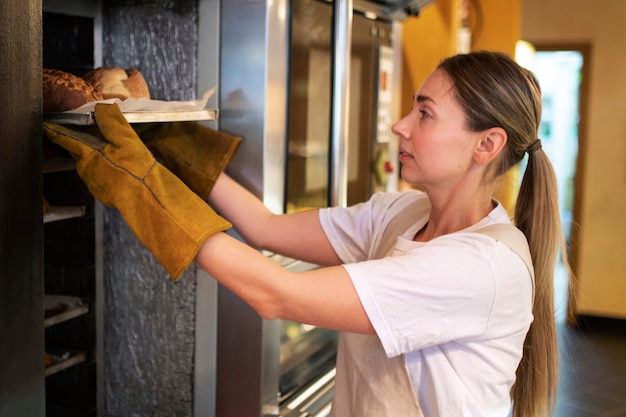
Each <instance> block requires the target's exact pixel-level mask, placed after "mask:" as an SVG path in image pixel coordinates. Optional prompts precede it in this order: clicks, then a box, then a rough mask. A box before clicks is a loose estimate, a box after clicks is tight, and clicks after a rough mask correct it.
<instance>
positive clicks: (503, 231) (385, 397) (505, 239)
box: [330, 199, 534, 417]
mask: <svg viewBox="0 0 626 417" xmlns="http://www.w3.org/2000/svg"><path fill="white" fill-rule="evenodd" d="M429 210H430V203H429V202H428V201H427V200H425V199H424V200H421V201H418V202H417V203H416V204H414V206H413V207H410V208H408V209H406V210H404V211H403V213H401V214H400V215H399V216H397V217H396V218H394V219H393V220H392V221H391V222H390V224H389V226H388V227H387V229H386V230H385V232H384V234H383V240H382V244H381V245H380V249H379V251H378V257H382V256H384V255H386V254H387V253H389V250H390V249H391V248H392V247H393V245H394V244H395V242H396V239H397V236H400V235H401V234H402V233H404V232H405V231H406V230H407V229H408V228H409V227H410V225H411V224H413V222H414V221H415V219H416V218H420V217H422V216H424V215H426V214H427V213H428V211H429ZM476 233H483V234H486V235H489V236H491V237H493V238H494V239H496V240H498V241H501V242H502V243H504V244H506V245H507V246H509V247H510V248H511V249H512V250H513V251H514V252H516V253H517V254H518V256H520V258H522V260H524V262H525V263H526V266H527V267H528V269H529V271H530V273H531V275H532V276H534V273H533V267H532V262H531V259H530V252H529V250H528V244H527V241H526V237H525V236H524V234H523V233H522V232H521V231H519V229H517V228H516V227H514V226H512V225H509V224H496V225H492V226H487V227H485V228H483V229H480V230H477V231H476ZM330 416H331V417H369V416H371V417H423V416H424V414H423V413H422V410H421V409H420V406H419V404H418V401H417V398H416V396H415V391H414V389H413V386H412V384H411V381H410V378H409V374H408V371H407V368H406V363H405V361H404V355H399V356H395V357H393V358H388V357H387V355H386V353H385V351H384V349H383V346H382V344H381V342H380V339H379V338H378V336H368V335H360V334H354V333H342V334H341V336H340V339H339V348H338V352H337V378H336V380H335V395H334V401H333V406H332V409H331V412H330Z"/></svg>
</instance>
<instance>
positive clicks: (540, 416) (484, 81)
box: [439, 51, 566, 417]
mask: <svg viewBox="0 0 626 417" xmlns="http://www.w3.org/2000/svg"><path fill="white" fill-rule="evenodd" d="M439 69H442V70H444V71H445V72H446V73H447V74H448V76H449V77H450V78H451V80H452V82H453V83H454V94H455V96H456V98H457V100H458V102H459V103H460V104H461V106H462V107H463V108H464V111H465V115H466V124H467V126H466V128H467V129H469V130H470V131H473V132H480V131H484V130H487V129H490V128H492V127H500V128H502V129H504V130H505V131H506V133H507V143H506V146H505V148H504V150H503V152H502V153H501V154H500V155H499V157H498V158H497V159H496V160H495V161H494V163H493V167H492V170H491V173H492V174H493V175H495V176H500V175H503V174H504V173H506V172H507V171H508V170H509V169H510V168H511V167H513V166H514V165H516V164H518V163H519V162H521V161H522V160H523V158H524V155H525V154H528V162H527V165H526V169H525V172H524V176H523V178H522V183H521V186H520V189H519V194H518V197H517V201H516V205H515V215H514V223H515V225H516V226H517V227H518V228H519V229H520V230H521V231H522V232H523V233H524V235H526V239H527V240H528V244H529V247H530V253H531V255H532V259H533V266H534V270H535V298H534V303H533V310H532V312H533V316H534V320H533V322H532V324H531V326H530V329H529V331H528V334H527V335H526V339H525V341H524V351H523V352H524V353H523V357H522V360H521V362H520V364H519V366H518V368H517V378H516V382H515V384H514V385H513V388H512V390H511V399H512V401H513V416H514V417H544V416H549V415H550V412H551V410H552V409H553V408H554V405H555V402H556V391H557V383H558V347H557V338H556V320H555V313H554V267H555V264H556V260H557V256H558V253H559V250H560V249H561V250H563V249H564V248H565V244H564V237H563V231H562V227H561V218H560V213H559V207H558V192H557V183H556V177H555V174H554V169H553V167H552V164H551V163H550V160H549V159H548V156H547V155H546V154H545V152H544V151H543V150H542V149H541V142H540V141H538V138H537V132H538V129H539V123H540V122H541V90H540V87H539V83H538V81H537V79H536V78H535V76H534V75H533V74H532V73H531V72H530V71H528V70H526V69H524V68H522V67H521V66H519V65H518V64H517V63H516V62H515V61H513V60H512V59H511V58H509V57H508V56H507V55H505V54H503V53H498V52H484V51H483V52H473V53H469V54H462V55H456V56H453V57H450V58H448V59H446V60H444V61H443V62H442V63H441V64H440V65H439ZM565 262H566V260H565Z"/></svg>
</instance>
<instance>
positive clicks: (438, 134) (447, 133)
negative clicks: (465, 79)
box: [391, 70, 475, 188]
mask: <svg viewBox="0 0 626 417" xmlns="http://www.w3.org/2000/svg"><path fill="white" fill-rule="evenodd" d="M452 88H453V84H452V81H451V80H450V78H449V77H448V75H447V74H446V72H444V71H443V70H437V71H435V72H434V73H433V74H431V75H430V77H428V79H427V80H426V81H425V82H424V85H423V86H422V87H421V88H420V90H419V91H418V92H417V93H416V94H415V95H414V97H413V109H412V110H411V112H410V113H409V114H408V115H407V116H406V117H404V118H403V119H401V120H400V121H398V122H397V123H395V124H394V125H393V126H392V128H391V130H392V132H393V133H394V134H396V135H397V136H398V137H399V138H400V163H401V164H402V172H401V173H402V178H403V179H404V180H405V181H406V182H408V183H410V184H414V185H419V186H421V187H424V188H427V187H433V186H437V187H440V186H450V187H453V186H454V185H455V184H458V182H459V180H460V179H461V178H462V176H463V175H464V173H465V172H467V170H468V169H469V168H470V166H471V163H472V151H473V149H474V146H473V145H474V144H475V140H474V139H475V134H474V133H472V132H469V131H467V130H466V129H465V115H464V113H463V110H462V108H461V107H460V105H459V104H458V102H457V100H456V98H455V97H454V92H453V90H452Z"/></svg>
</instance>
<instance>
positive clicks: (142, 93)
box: [83, 67, 150, 100]
mask: <svg viewBox="0 0 626 417" xmlns="http://www.w3.org/2000/svg"><path fill="white" fill-rule="evenodd" d="M83 79H84V80H85V81H87V82H88V83H89V84H91V85H93V86H94V88H95V89H96V90H98V91H99V92H100V93H101V94H102V96H103V97H104V99H109V98H119V99H121V100H126V99H127V98H131V97H132V98H150V91H149V89H148V84H147V83H146V80H145V79H144V78H143V75H142V74H141V72H139V71H138V70H137V69H135V68H128V69H123V68H119V67H100V68H96V69H94V70H92V71H89V72H88V73H87V74H85V75H83Z"/></svg>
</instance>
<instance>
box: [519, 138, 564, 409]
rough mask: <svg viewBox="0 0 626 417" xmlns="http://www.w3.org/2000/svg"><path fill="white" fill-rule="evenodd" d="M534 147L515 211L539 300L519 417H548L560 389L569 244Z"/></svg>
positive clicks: (543, 160)
mask: <svg viewBox="0 0 626 417" xmlns="http://www.w3.org/2000/svg"><path fill="white" fill-rule="evenodd" d="M535 143H537V144H538V145H535V144H533V145H531V147H529V148H528V164H527V166H526V171H525V173H524V176H523V178H522V184H521V186H520V190H519V194H518V197H517V203H516V205H515V225H516V226H517V227H518V228H519V229H520V230H521V231H522V232H523V233H524V235H526V238H527V240H528V245H529V247H530V253H531V256H532V259H533V266H534V268H535V297H534V303H533V316H534V320H533V322H532V324H531V326H530V329H529V331H528V334H527V335H526V340H525V341H524V354H523V357H522V361H521V362H520V364H519V367H518V368H517V378H516V382H515V385H514V386H513V388H512V391H511V397H512V399H513V416H514V417H539V416H546V417H547V416H549V415H550V411H551V410H552V409H553V408H554V405H555V402H556V391H557V383H558V346H557V342H556V340H557V339H556V323H555V312H554V266H555V264H556V259H557V255H558V251H559V248H561V249H563V248H564V240H563V232H562V228H561V218H560V214H559V205H558V192H557V183H556V177H555V174H554V169H553V168H552V164H551V163H550V160H549V159H548V157H547V155H546V154H545V152H544V151H543V149H541V142H540V141H539V140H537V142H535ZM533 146H535V148H534V149H533V148H532V147H533Z"/></svg>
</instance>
